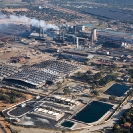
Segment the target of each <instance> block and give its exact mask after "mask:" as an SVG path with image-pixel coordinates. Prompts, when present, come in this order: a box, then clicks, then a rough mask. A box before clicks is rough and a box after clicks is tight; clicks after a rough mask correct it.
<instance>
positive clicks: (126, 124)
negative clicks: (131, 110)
mask: <svg viewBox="0 0 133 133" xmlns="http://www.w3.org/2000/svg"><path fill="white" fill-rule="evenodd" d="M123 126H124V128H130V127H131V123H129V122H126V123H125V124H124V125H123Z"/></svg>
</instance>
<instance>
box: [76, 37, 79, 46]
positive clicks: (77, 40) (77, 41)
mask: <svg viewBox="0 0 133 133" xmlns="http://www.w3.org/2000/svg"><path fill="white" fill-rule="evenodd" d="M76 44H77V48H78V47H79V38H78V37H76Z"/></svg>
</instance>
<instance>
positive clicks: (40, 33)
mask: <svg viewBox="0 0 133 133" xmlns="http://www.w3.org/2000/svg"><path fill="white" fill-rule="evenodd" d="M39 37H41V27H39Z"/></svg>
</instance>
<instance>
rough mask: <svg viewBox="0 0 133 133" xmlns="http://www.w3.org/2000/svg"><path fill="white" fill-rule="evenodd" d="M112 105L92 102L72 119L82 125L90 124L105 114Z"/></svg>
mask: <svg viewBox="0 0 133 133" xmlns="http://www.w3.org/2000/svg"><path fill="white" fill-rule="evenodd" d="M112 107H113V105H110V104H107V103H103V102H99V101H93V102H91V103H90V104H88V105H87V106H86V107H85V108H84V109H82V110H81V111H80V112H79V113H77V114H76V115H75V116H74V117H73V118H72V119H75V120H77V121H81V122H84V123H92V122H96V121H98V120H99V119H100V118H101V117H102V116H103V115H104V114H105V113H107V112H108V111H109V110H110V109H111V108H112Z"/></svg>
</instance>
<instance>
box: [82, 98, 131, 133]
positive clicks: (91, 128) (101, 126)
mask: <svg viewBox="0 0 133 133" xmlns="http://www.w3.org/2000/svg"><path fill="white" fill-rule="evenodd" d="M132 102H133V98H132V99H131V100H130V101H129V102H128V103H127V104H126V105H124V106H123V108H122V109H121V110H120V111H119V112H116V113H115V114H114V116H113V118H112V119H111V120H110V121H109V122H107V123H105V124H102V125H97V126H93V127H90V128H89V130H85V131H81V132H80V133H89V132H90V131H96V130H101V129H103V128H105V127H106V128H107V127H112V126H113V125H114V123H116V122H117V121H118V120H119V118H120V116H121V115H122V114H123V113H124V112H125V111H126V110H127V109H129V108H130V107H131V105H132Z"/></svg>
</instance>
